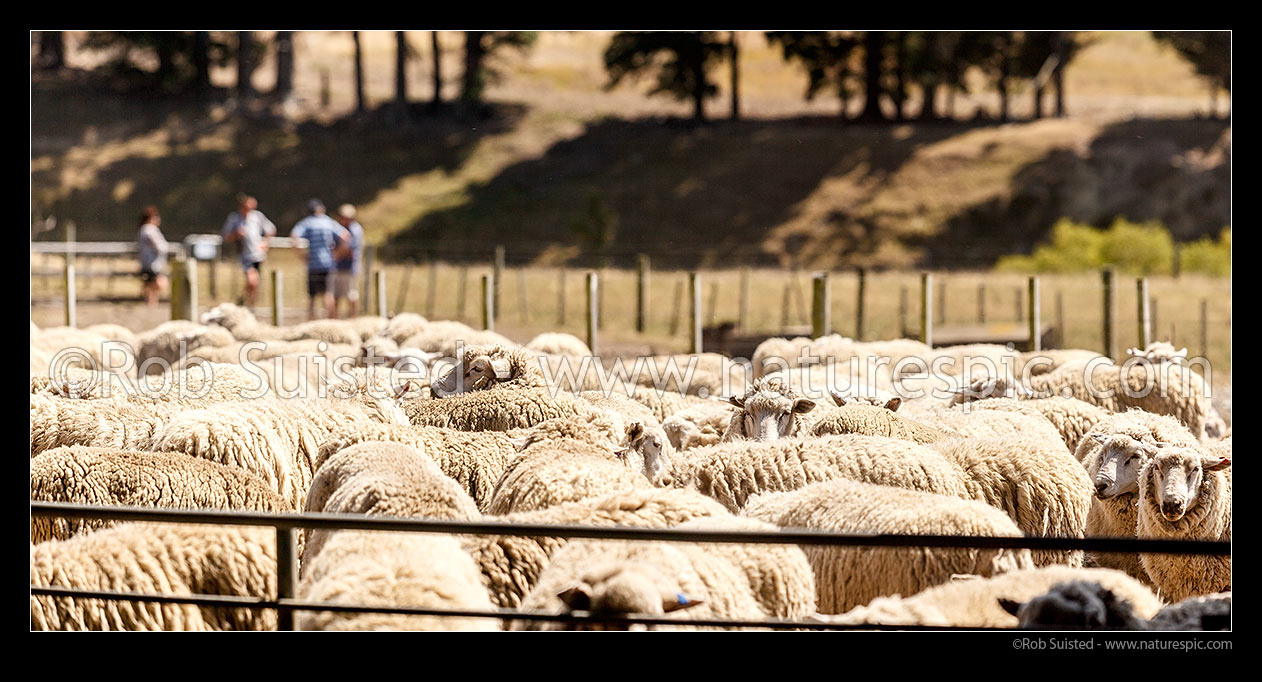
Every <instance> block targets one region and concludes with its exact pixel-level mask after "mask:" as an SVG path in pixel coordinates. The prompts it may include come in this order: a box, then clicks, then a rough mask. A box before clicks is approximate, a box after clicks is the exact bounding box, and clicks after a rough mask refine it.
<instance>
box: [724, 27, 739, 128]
mask: <svg viewBox="0 0 1262 682" xmlns="http://www.w3.org/2000/svg"><path fill="white" fill-rule="evenodd" d="M727 44H728V49H729V55H730V57H731V59H732V120H733V121H739V120H741V70H740V69H741V67H740V54H741V53H740V47H738V46H737V44H736V31H729V32H728V38H727Z"/></svg>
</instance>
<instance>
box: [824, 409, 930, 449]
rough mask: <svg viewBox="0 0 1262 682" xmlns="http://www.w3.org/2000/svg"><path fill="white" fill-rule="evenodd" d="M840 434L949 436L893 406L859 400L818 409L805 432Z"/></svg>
mask: <svg viewBox="0 0 1262 682" xmlns="http://www.w3.org/2000/svg"><path fill="white" fill-rule="evenodd" d="M841 434H864V435H871V436H886V437H889V438H899V439H902V440H908V441H912V442H915V443H922V444H924V443H933V442H936V441H939V440H941V439H943V438H946V437H948V434H946V433H945V432H943V431H939V430H938V429H935V428H933V427H932V426H929V425H927V424H923V423H921V422H919V421H916V420H914V419H909V418H907V417H903V416H901V415H899V414H895V413H894V412H893V411H892V410H889V409H886V408H884V407H874V406H872V405H862V404H859V403H848V404H846V405H845V406H844V407H836V408H832V409H827V410H821V411H820V414H819V415H816V416H815V418H814V420H813V421H812V422H811V424H810V426H809V428H808V429H807V430H806V432H805V433H804V435H809V436H830V435H841Z"/></svg>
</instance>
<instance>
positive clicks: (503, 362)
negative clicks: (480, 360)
mask: <svg viewBox="0 0 1262 682" xmlns="http://www.w3.org/2000/svg"><path fill="white" fill-rule="evenodd" d="M491 370H492V371H494V373H495V378H496V380H498V381H504V380H505V379H509V378H511V377H512V376H513V368H512V365H510V364H509V362H508V358H496V359H494V360H492V361H491Z"/></svg>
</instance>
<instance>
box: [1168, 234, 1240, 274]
mask: <svg viewBox="0 0 1262 682" xmlns="http://www.w3.org/2000/svg"><path fill="white" fill-rule="evenodd" d="M1180 259H1181V265H1182V269H1183V272H1201V273H1204V274H1207V275H1213V276H1215V277H1230V276H1231V228H1230V227H1224V228H1223V230H1222V232H1220V233H1219V234H1218V241H1214V240H1213V239H1210V238H1209V237H1202V238H1200V239H1198V240H1196V241H1194V242H1189V243H1187V244H1184V245H1183V249H1182V253H1181V254H1180Z"/></svg>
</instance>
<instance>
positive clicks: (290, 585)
mask: <svg viewBox="0 0 1262 682" xmlns="http://www.w3.org/2000/svg"><path fill="white" fill-rule="evenodd" d="M276 569H277V570H276V598H277V599H293V598H294V597H295V596H297V594H298V534H297V533H296V532H295V531H294V529H293V528H277V529H276ZM276 629H277V630H279V631H292V630H293V629H294V610H293V609H292V608H285V607H282V608H279V609H276Z"/></svg>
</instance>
